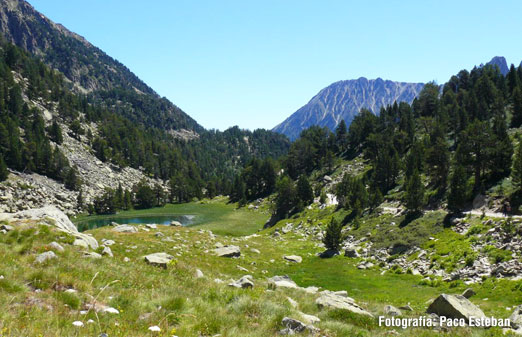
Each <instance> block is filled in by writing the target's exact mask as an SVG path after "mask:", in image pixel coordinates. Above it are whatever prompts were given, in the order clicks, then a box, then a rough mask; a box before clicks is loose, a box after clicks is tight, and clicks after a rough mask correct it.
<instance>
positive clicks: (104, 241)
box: [102, 239, 116, 247]
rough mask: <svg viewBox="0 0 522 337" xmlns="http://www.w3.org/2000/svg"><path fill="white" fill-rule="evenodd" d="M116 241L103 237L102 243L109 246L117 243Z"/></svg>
mask: <svg viewBox="0 0 522 337" xmlns="http://www.w3.org/2000/svg"><path fill="white" fill-rule="evenodd" d="M115 243H116V242H114V240H107V239H102V245H104V246H106V247H108V246H112V245H113V244H115Z"/></svg>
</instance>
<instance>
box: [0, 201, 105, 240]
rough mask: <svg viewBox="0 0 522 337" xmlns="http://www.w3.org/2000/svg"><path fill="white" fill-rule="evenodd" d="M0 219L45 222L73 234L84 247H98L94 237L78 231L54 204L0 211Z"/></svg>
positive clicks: (12, 221) (16, 221)
mask: <svg viewBox="0 0 522 337" xmlns="http://www.w3.org/2000/svg"><path fill="white" fill-rule="evenodd" d="M0 220H6V221H8V222H11V223H12V224H16V223H19V222H23V221H28V220H33V221H38V223H43V224H47V225H49V226H52V227H55V228H57V229H58V230H60V231H63V232H65V233H68V234H70V235H72V236H74V237H75V238H76V241H79V242H80V243H81V245H83V246H84V247H87V248H91V249H97V248H98V241H96V239H95V238H93V237H92V236H90V235H87V234H83V233H80V232H78V229H77V228H76V226H75V225H74V224H73V223H72V222H71V220H69V218H68V217H67V215H65V213H63V212H62V211H60V210H59V209H58V208H56V207H54V206H45V207H42V208H38V209H30V210H26V211H20V212H17V213H0Z"/></svg>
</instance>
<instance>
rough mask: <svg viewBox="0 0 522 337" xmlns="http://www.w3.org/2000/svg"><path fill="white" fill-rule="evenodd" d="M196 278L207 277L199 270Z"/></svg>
mask: <svg viewBox="0 0 522 337" xmlns="http://www.w3.org/2000/svg"><path fill="white" fill-rule="evenodd" d="M195 276H196V278H203V277H205V275H203V272H202V271H201V270H199V269H196V273H195Z"/></svg>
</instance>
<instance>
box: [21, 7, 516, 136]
mask: <svg viewBox="0 0 522 337" xmlns="http://www.w3.org/2000/svg"><path fill="white" fill-rule="evenodd" d="M29 2H30V3H31V4H32V5H33V6H34V7H35V8H36V9H37V10H39V11H40V12H42V13H43V14H45V15H46V16H48V17H49V18H51V19H52V20H53V21H55V22H58V23H62V24H63V25H65V26H66V27H68V28H69V29H70V30H72V31H74V32H76V33H78V34H80V35H82V36H84V37H85V38H87V39H88V40H89V41H90V42H91V43H93V44H94V45H96V46H98V47H100V48H101V49H102V50H104V51H105V52H107V53H108V54H109V55H110V56H112V57H114V58H116V59H117V60H119V61H120V62H122V63H123V64H125V65H126V66H127V67H128V68H130V69H131V70H132V71H133V72H134V73H135V74H137V75H138V76H139V77H140V78H141V79H142V80H144V81H145V82H146V83H147V84H148V85H150V86H151V87H152V88H153V89H154V90H156V91H157V92H158V93H159V94H160V95H162V96H166V97H167V98H169V99H170V100H171V101H172V102H174V103H175V104H176V105H178V106H179V107H180V108H182V109H183V110H184V111H185V112H187V113H188V114H189V115H191V116H192V117H193V118H195V119H196V120H197V121H198V122H199V123H200V124H201V125H203V126H204V127H206V128H217V129H220V130H223V129H226V128H228V127H230V126H233V125H239V126H240V127H242V128H248V129H254V128H260V127H261V128H272V127H274V126H275V125H277V124H278V123H280V122H281V121H283V120H284V119H285V118H286V117H288V116H289V115H290V114H292V113H293V112H295V111H296V110H297V109H298V108H300V107H301V106H303V105H304V104H306V103H307V102H308V101H309V100H310V99H311V98H312V97H313V96H314V95H315V94H316V93H317V92H318V91H319V90H320V89H322V88H324V87H326V86H327V85H329V84H331V83H332V82H335V81H339V80H346V79H353V78H358V77H361V76H364V77H368V78H376V77H381V78H384V79H390V80H395V81H405V82H427V81H431V80H435V81H437V82H438V83H444V82H446V81H447V80H448V79H449V77H450V76H451V75H453V74H455V73H457V72H458V71H459V70H461V69H464V68H466V69H470V68H472V67H473V65H478V64H480V63H485V62H487V61H489V60H490V59H491V58H492V57H493V56H496V55H502V56H505V57H506V58H507V60H508V63H515V64H516V65H518V64H519V63H520V61H521V60H522V44H521V43H520V37H519V36H520V32H522V20H520V17H519V15H520V13H521V12H522V1H500V2H497V3H493V2H491V1H393V0H388V1H329V0H324V1H306V0H299V1H294V0H278V1H272V0H263V1H246V0H242V1H227V0H221V1H217V0H216V1H205V0H198V1H194V0H155V1H143V0H140V1H138V0H110V1H107V0H89V1H80V0H67V1H66V0H29Z"/></svg>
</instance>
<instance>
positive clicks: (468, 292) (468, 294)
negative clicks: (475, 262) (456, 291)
mask: <svg viewBox="0 0 522 337" xmlns="http://www.w3.org/2000/svg"><path fill="white" fill-rule="evenodd" d="M476 294H477V293H476V292H475V290H473V289H471V288H468V289H466V290H464V292H463V293H462V296H464V297H465V298H470V297H472V296H475V295H476Z"/></svg>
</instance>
